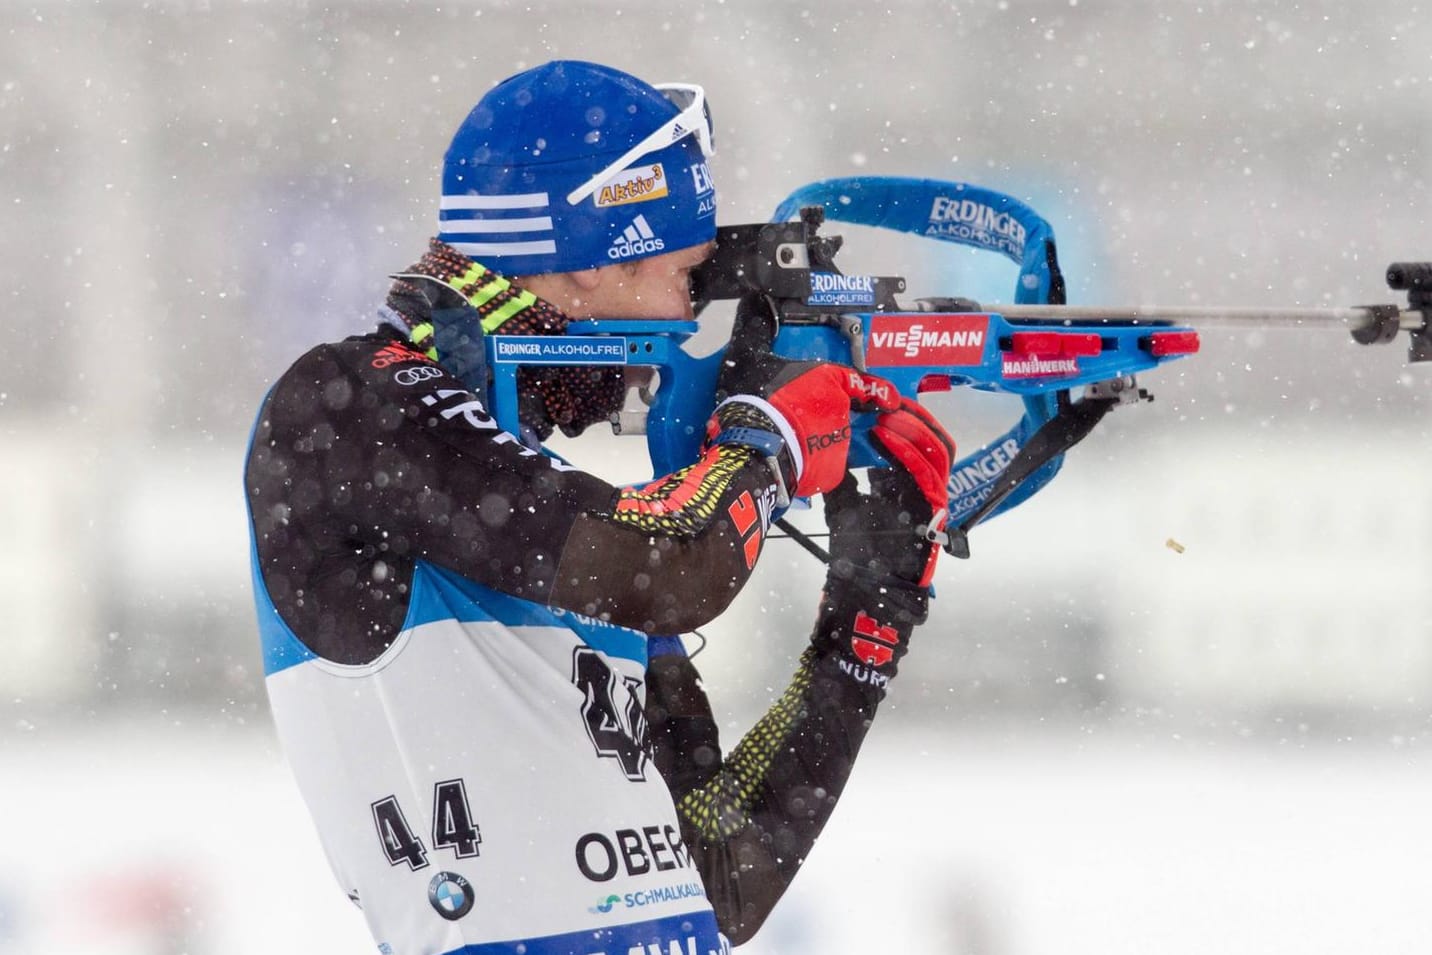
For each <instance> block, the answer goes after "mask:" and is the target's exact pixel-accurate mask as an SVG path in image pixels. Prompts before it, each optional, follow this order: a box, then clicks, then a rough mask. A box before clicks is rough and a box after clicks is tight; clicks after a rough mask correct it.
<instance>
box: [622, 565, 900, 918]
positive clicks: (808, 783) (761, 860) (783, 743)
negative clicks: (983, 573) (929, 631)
mask: <svg viewBox="0 0 1432 955" xmlns="http://www.w3.org/2000/svg"><path fill="white" fill-rule="evenodd" d="M925 609H926V604H925V596H924V595H923V594H916V593H895V594H891V593H888V592H881V591H878V590H876V589H875V588H872V587H868V586H864V585H861V584H857V583H852V582H848V581H831V582H828V584H827V589H826V592H825V593H824V594H822V597H821V608H820V615H819V618H818V620H817V623H816V628H815V632H814V634H812V636H811V643H810V646H809V647H807V648H806V650H805V652H804V653H803V654H802V655H801V658H800V663H799V666H798V667H797V669H796V672H795V675H794V677H793V678H792V679H791V682H790V684H789V685H788V686H787V687H786V690H785V692H784V693H783V694H782V695H781V697H780V698H779V699H778V700H777V701H776V702H775V703H774V705H772V706H771V708H770V709H769V710H767V712H766V713H765V715H764V716H762V717H761V719H760V720H759V721H758V722H757V723H756V725H755V726H754V727H753V728H752V729H751V730H750V732H748V733H747V734H746V735H745V737H744V738H743V739H742V740H741V742H740V743H738V744H737V745H736V748H735V749H733V750H732V751H731V754H730V756H728V757H726V758H725V759H724V760H723V759H722V757H721V749H720V743H719V741H718V739H717V730H716V722H715V720H714V719H713V718H712V715H711V708H710V704H709V702H708V701H707V698H706V694H705V691H704V690H703V689H702V686H701V682H700V677H699V676H698V674H697V672H696V669H695V667H694V666H693V665H692V663H691V661H690V660H689V659H687V658H686V657H684V656H680V655H671V656H660V657H655V658H653V660H652V661H651V665H650V667H649V668H648V671H647V719H648V726H649V731H650V734H651V735H650V739H651V742H652V755H653V760H654V762H655V764H656V766H657V769H658V770H659V771H660V772H661V773H662V776H663V777H664V778H665V779H666V780H667V783H668V785H669V786H670V788H671V791H672V795H673V797H674V798H675V800H676V805H677V808H678V811H679V813H680V817H681V825H682V838H683V839H684V840H685V841H686V843H687V845H688V846H689V847H690V848H691V853H692V857H693V859H694V860H695V861H696V865H697V867H698V869H699V871H700V872H701V876H702V880H703V882H704V883H705V886H706V894H707V896H708V897H709V898H710V899H711V903H712V905H713V906H714V907H715V909H716V915H717V919H718V920H719V921H720V924H721V929H722V931H723V932H725V933H726V935H727V937H729V938H730V939H731V941H732V942H733V943H735V944H738V945H739V944H741V943H742V942H745V941H747V940H749V939H750V938H751V937H752V936H753V935H754V934H755V933H756V930H757V929H758V928H760V926H761V924H762V923H763V922H764V921H765V919H766V917H767V916H768V915H769V914H770V913H771V910H772V908H774V906H775V904H776V902H777V901H778V900H779V899H780V897H781V895H782V894H783V893H784V892H785V890H786V887H787V886H789V885H790V883H791V880H792V879H794V878H795V874H796V872H797V871H798V870H799V869H800V867H801V864H802V863H804V862H805V860H806V858H807V856H808V855H809V854H810V851H811V848H812V847H813V846H814V844H815V841H816V838H817V837H818V836H819V835H820V832H821V830H822V828H823V827H824V826H825V824H826V821H827V820H828V819H829V818H830V816H831V813H832V812H833V811H834V809H835V805H836V802H837V800H838V799H839V798H840V795H841V793H842V792H843V791H844V789H845V783H846V780H847V779H848V778H849V776H850V771H851V768H852V767H853V766H854V763H855V758H856V756H857V754H858V753H859V752H860V747H861V744H862V743H863V742H864V740H865V734H866V732H867V731H868V730H869V729H870V724H871V721H872V720H873V719H874V717H875V710H876V707H877V706H878V705H879V703H880V701H881V700H882V699H883V698H884V696H885V692H886V687H887V685H888V683H889V681H890V679H891V678H892V677H893V676H894V675H895V670H896V667H897V664H898V661H899V659H900V657H901V656H903V654H904V652H905V651H906V650H907V649H908V646H909V638H910V634H911V632H912V631H913V629H914V627H915V625H916V624H917V623H918V622H920V621H921V620H923V619H924V618H925ZM886 650H888V651H889V652H888V653H887V652H886Z"/></svg>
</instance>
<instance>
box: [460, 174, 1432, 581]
mask: <svg viewBox="0 0 1432 955" xmlns="http://www.w3.org/2000/svg"><path fill="white" fill-rule="evenodd" d="M827 220H835V221H841V222H848V223H852V224H857V225H862V226H874V227H877V228H882V229H890V230H894V231H897V232H904V233H911V234H914V235H918V236H923V237H925V238H929V239H936V240H940V241H944V242H953V243H956V244H958V245H964V246H970V247H973V248H976V249H983V250H987V251H991V252H997V253H1000V254H1002V255H1004V256H1006V257H1007V258H1009V259H1011V260H1013V261H1014V262H1015V263H1016V264H1017V265H1018V266H1019V275H1018V279H1017V281H1016V285H1015V292H1014V302H1013V304H1009V305H998V306H990V307H986V306H982V305H981V304H980V303H978V302H974V301H971V300H969V299H965V298H957V297H946V298H923V299H919V300H916V301H915V302H914V303H913V304H912V305H911V306H908V307H907V306H904V305H902V304H901V303H900V302H899V301H898V300H897V296H899V295H900V294H902V293H904V292H905V290H906V283H905V279H904V278H901V277H899V276H881V275H864V274H854V273H846V272H842V271H841V270H840V269H839V268H838V267H837V266H836V265H835V261H834V260H835V255H836V253H837V252H838V251H839V249H840V247H841V242H842V240H841V237H839V236H825V235H821V234H820V229H821V227H822V226H823V225H824V224H825V222H826V221H827ZM1387 282H1388V284H1389V285H1390V286H1391V287H1392V288H1393V289H1397V290H1402V291H1406V292H1407V293H1408V297H1409V302H1408V307H1406V308H1403V307H1400V306H1398V305H1369V306H1356V307H1348V308H1321V309H1306V308H1217V307H1214V308H1158V307H1135V308H1129V307H1113V308H1108V307H1075V306H1070V305H1067V304H1066V303H1065V286H1064V278H1063V275H1062V274H1061V273H1060V271H1059V264H1058V258H1057V255H1056V249H1055V242H1054V230H1053V229H1052V228H1051V227H1050V225H1049V223H1048V222H1046V221H1045V220H1044V219H1043V218H1041V217H1040V216H1039V215H1037V214H1036V213H1035V212H1034V210H1032V209H1031V208H1030V207H1029V206H1027V205H1025V204H1024V203H1023V202H1021V201H1019V200H1017V199H1014V198H1012V197H1010V196H1007V195H1003V194H1001V193H998V192H994V191H992V190H989V189H984V188H981V187H978V186H972V185H968V184H963V183H954V182H940V181H935V180H924V179H903V178H888V177H856V178H846V179H833V180H825V181H821V182H816V183H812V184H810V185H807V186H803V187H802V188H800V189H798V190H796V191H795V192H794V193H792V194H791V195H790V196H788V197H787V198H786V199H785V201H783V202H782V203H781V204H780V206H779V207H778V208H777V209H776V211H775V214H774V216H773V217H772V221H771V222H768V223H758V224H752V225H737V226H725V227H722V228H719V229H718V230H717V249H716V252H715V253H714V255H713V256H712V257H711V258H710V259H709V260H708V261H707V262H705V263H704V264H703V265H702V266H701V267H700V268H699V269H698V270H697V271H696V273H695V274H694V275H693V291H692V294H693V298H695V299H696V306H697V313H698V314H699V313H700V311H701V309H702V308H704V307H705V306H706V305H707V304H709V303H710V302H712V301H716V300H725V299H739V298H741V297H743V296H747V295H761V296H765V297H766V298H767V299H768V301H769V302H770V303H771V304H772V306H773V308H774V311H775V314H776V316H777V321H778V325H779V328H778V332H777V334H776V338H775V341H774V344H773V346H772V348H773V350H774V351H775V353H776V354H779V355H782V356H785V357H788V358H793V359H802V360H816V361H834V362H840V363H842V364H847V365H853V366H854V367H856V368H860V369H862V370H866V371H869V372H871V373H873V374H877V375H881V376H882V377H885V378H887V379H889V380H890V381H892V382H893V383H894V384H895V385H896V386H897V387H898V388H899V389H900V391H901V392H902V393H903V394H905V395H907V396H910V397H918V396H919V395H921V394H924V393H927V392H932V391H948V390H950V389H952V388H973V389H975V390H976V391H984V392H996V393H1003V394H1009V395H1015V396H1018V397H1019V398H1021V399H1022V400H1023V405H1024V414H1023V416H1022V417H1021V418H1020V419H1019V421H1018V422H1017V423H1016V424H1015V425H1014V426H1013V427H1012V428H1010V429H1009V430H1008V431H1006V432H1005V433H1004V434H1002V435H1000V436H999V437H997V438H995V439H994V440H993V441H990V442H989V443H987V444H985V445H984V446H982V447H980V448H979V449H978V450H976V451H975V452H974V453H972V454H969V455H967V456H965V457H963V458H961V459H960V460H959V461H957V462H956V463H955V464H954V465H953V466H952V467H951V469H950V481H949V492H950V520H949V530H948V534H949V542H948V544H947V549H949V550H950V552H951V553H954V554H956V555H957V556H960V557H968V556H969V543H968V535H969V532H970V530H972V529H973V528H974V527H975V526H976V525H977V524H979V523H981V522H982V521H984V520H986V519H988V518H990V517H993V516H995V515H997V514H1000V513H1002V512H1004V511H1006V510H1008V509H1010V508H1012V507H1015V506H1016V505H1018V504H1020V503H1022V502H1023V501H1026V500H1028V499H1029V497H1030V496H1032V495H1033V494H1035V493H1036V492H1038V491H1039V490H1040V489H1041V488H1043V487H1044V486H1045V485H1046V484H1048V483H1049V481H1050V480H1052V479H1053V477H1054V475H1055V474H1056V473H1058V471H1059V468H1060V467H1061V465H1062V463H1063V458H1064V454H1065V452H1066V451H1068V450H1069V449H1070V448H1071V447H1073V446H1074V445H1075V444H1077V443H1078V442H1079V441H1081V440H1082V439H1083V438H1084V437H1086V436H1087V435H1088V434H1089V433H1090V431H1091V430H1092V429H1093V428H1094V426H1095V425H1096V424H1098V422H1099V421H1100V419H1102V418H1103V416H1104V415H1105V414H1107V413H1108V412H1109V411H1110V410H1112V409H1113V408H1115V407H1117V406H1118V405H1121V404H1126V403H1132V402H1138V401H1141V400H1151V396H1150V395H1149V393H1148V392H1147V391H1146V390H1144V389H1143V388H1141V387H1139V385H1138V382H1137V376H1139V375H1142V374H1143V373H1144V372H1148V371H1152V370H1153V369H1154V368H1157V367H1158V366H1160V365H1163V364H1165V363H1166V362H1170V361H1174V360H1176V359H1179V358H1182V357H1184V356H1187V355H1191V354H1194V353H1196V352H1197V351H1198V349H1199V338H1198V332H1197V331H1196V330H1195V326H1198V327H1230V326H1231V327H1238V326H1244V327H1263V328H1268V327H1297V328H1317V327H1339V328H1347V329H1349V330H1350V331H1351V333H1352V336H1353V338H1354V339H1355V340H1356V341H1357V342H1359V343H1361V344H1375V343H1386V342H1390V341H1392V340H1393V339H1395V338H1396V337H1397V334H1398V332H1399V331H1404V330H1405V331H1407V332H1408V333H1409V336H1410V339H1411V343H1410V348H1409V360H1410V361H1412V362H1422V361H1429V360H1432V334H1429V327H1432V326H1429V319H1432V262H1416V263H1397V264H1394V265H1392V266H1390V267H1389V268H1388V270H1387ZM696 329H697V323H696V322H695V321H671V320H600V321H577V322H573V323H571V325H570V326H569V328H568V332H567V335H566V336H561V337H550V336H549V337H544V336H514V335H500V334H499V335H491V336H488V337H487V339H486V341H485V346H486V359H487V363H488V367H489V368H490V369H491V386H490V387H491V394H490V397H491V399H492V402H491V404H492V407H493V408H494V409H495V412H496V415H497V419H498V423H499V424H500V425H501V426H502V427H503V428H504V429H506V430H508V431H510V432H511V433H514V434H516V433H518V431H519V424H518V421H517V399H516V390H517V384H516V374H517V369H518V368H519V367H520V366H522V365H523V364H551V365H573V364H604V365H624V366H628V368H629V369H639V368H642V367H645V368H649V369H655V371H656V372H657V376H656V379H657V380H659V386H658V387H656V388H655V389H654V390H653V389H652V388H650V387H649V378H648V383H647V384H643V385H642V386H641V387H640V388H637V387H633V388H632V391H631V393H630V394H629V397H628V402H627V407H625V408H623V409H622V410H621V411H620V412H618V413H617V414H615V415H613V421H612V424H613V428H614V429H615V430H616V431H617V433H619V434H645V435H646V439H647V447H648V451H649V453H650V456H651V463H652V469H653V473H654V474H655V475H661V474H668V473H670V472H672V471H674V470H676V469H678V468H680V467H682V466H684V465H686V464H689V463H690V462H691V461H694V460H695V459H696V458H697V456H698V454H699V450H700V446H701V442H702V441H703V439H704V438H705V434H706V432H705V427H706V421H707V419H708V418H709V417H710V416H711V411H712V409H713V408H714V407H715V404H716V400H715V392H716V378H717V373H718V371H719V370H720V365H721V360H722V356H723V354H724V349H720V350H717V351H715V352H713V353H711V354H708V355H704V356H699V357H698V356H693V355H691V354H689V353H688V352H687V351H685V349H684V347H683V346H684V345H685V343H686V341H687V339H688V338H690V337H691V335H692V334H694V333H695V331H696ZM636 377H637V378H640V377H641V376H636ZM630 379H631V376H629V380H630ZM873 422H874V415H859V416H857V418H856V420H855V422H854V423H853V427H852V445H851V452H850V459H849V460H850V466H851V467H853V468H862V467H883V466H886V462H885V461H884V460H883V459H882V458H881V457H880V455H879V454H878V453H877V452H876V451H875V449H874V447H873V446H872V445H871V444H870V441H869V427H870V425H871V424H872V423H873ZM956 437H958V435H957V436H956ZM781 526H782V527H783V528H785V529H786V530H787V531H788V532H789V533H791V534H792V536H795V537H797V538H798V539H801V540H802V543H803V544H805V546H807V547H808V548H809V549H811V550H813V551H816V552H817V553H819V548H817V547H816V546H815V545H813V544H812V543H811V542H810V541H809V540H808V539H807V538H804V535H801V534H800V533H799V532H798V531H796V530H795V529H794V528H791V527H790V525H789V524H787V523H785V522H784V521H782V522H781Z"/></svg>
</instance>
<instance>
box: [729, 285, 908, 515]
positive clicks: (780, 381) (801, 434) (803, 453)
mask: <svg viewBox="0 0 1432 955" xmlns="http://www.w3.org/2000/svg"><path fill="white" fill-rule="evenodd" d="M775 325H776V323H775V317H774V314H773V313H772V311H771V306H770V303H769V301H767V300H766V299H765V298H764V297H747V298H746V299H743V300H742V302H741V305H740V307H739V308H738V309H737V311H736V324H735V327H734V328H733V330H732V333H731V343H730V345H728V346H727V348H726V355H725V358H724V361H723V364H722V369H721V375H720V377H719V379H718V382H717V394H718V397H720V398H721V399H722V401H721V402H720V404H718V405H717V407H716V414H715V415H714V417H713V420H712V422H711V424H709V425H708V436H709V437H710V438H711V439H712V440H735V441H738V442H739V437H737V438H734V439H733V438H731V435H738V436H739V435H740V434H741V433H743V432H749V431H758V432H765V433H767V434H775V435H777V436H779V438H780V440H781V444H782V445H783V447H782V448H780V449H776V448H772V447H766V448H763V450H765V451H766V452H767V453H768V454H774V455H775V457H776V460H777V463H778V464H779V465H780V468H781V473H782V476H783V477H784V479H785V483H786V489H787V491H789V492H790V493H791V494H793V495H795V496H799V497H810V496H811V495H814V494H821V493H823V492H825V491H828V490H830V489H831V488H833V487H835V486H836V485H837V484H839V483H840V481H841V478H843V477H844V476H845V460H846V456H847V455H848V454H849V451H850V414H851V411H852V410H857V411H895V410H896V409H898V408H899V407H900V393H899V392H898V391H897V390H896V388H895V386H894V385H893V384H891V383H890V382H889V381H886V380H885V379H884V378H880V377H877V376H875V375H868V374H866V373H865V372H862V371H856V370H855V369H854V368H850V367H847V366H845V365H837V364H833V363H831V362H816V361H791V360H788V359H785V358H781V357H779V356H778V355H775V354H772V353H771V342H772V341H773V340H774V339H775ZM753 446H759V445H755V444H754V443H753Z"/></svg>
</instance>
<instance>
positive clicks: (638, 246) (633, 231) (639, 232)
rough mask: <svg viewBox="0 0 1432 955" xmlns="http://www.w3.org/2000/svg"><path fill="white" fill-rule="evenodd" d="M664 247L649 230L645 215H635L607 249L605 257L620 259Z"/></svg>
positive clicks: (657, 250)
mask: <svg viewBox="0 0 1432 955" xmlns="http://www.w3.org/2000/svg"><path fill="white" fill-rule="evenodd" d="M664 248H666V243H665V242H663V241H661V240H660V239H658V238H657V237H656V233H654V232H652V231H651V226H650V225H648V224H647V221H646V216H637V217H636V218H635V219H633V220H632V221H631V225H629V226H627V227H626V228H625V229H623V230H622V234H621V235H619V236H617V237H616V241H614V242H613V243H612V244H611V246H610V247H609V248H608V249H607V258H609V259H615V260H617V261H621V260H622V259H629V258H631V257H632V256H634V255H649V254H650V253H652V252H660V251H661V250H662V249H664Z"/></svg>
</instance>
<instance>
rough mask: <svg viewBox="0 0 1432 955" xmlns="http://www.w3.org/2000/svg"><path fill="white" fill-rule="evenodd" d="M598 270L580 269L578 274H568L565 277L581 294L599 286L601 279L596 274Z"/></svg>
mask: <svg viewBox="0 0 1432 955" xmlns="http://www.w3.org/2000/svg"><path fill="white" fill-rule="evenodd" d="M598 271H599V270H598V269H594V268H593V269H582V270H581V271H580V272H568V273H567V275H568V276H569V277H570V278H571V279H572V282H573V283H574V284H575V285H576V286H577V288H579V289H581V290H582V291H583V292H590V291H592V290H593V289H595V288H596V287H597V286H598V285H600V284H601V281H602V277H601V276H600V275H598V274H597V272H598Z"/></svg>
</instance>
